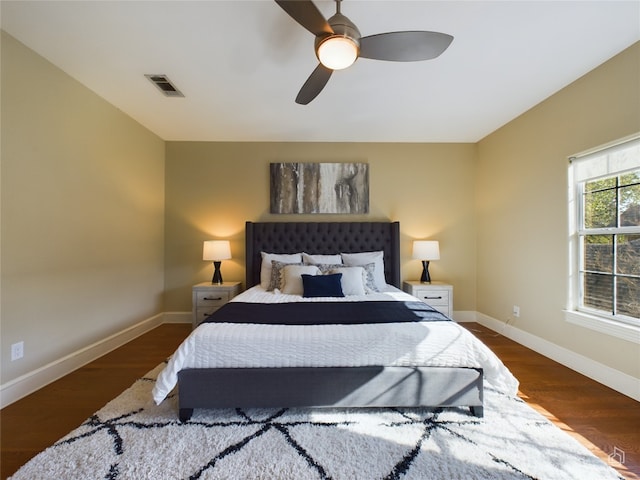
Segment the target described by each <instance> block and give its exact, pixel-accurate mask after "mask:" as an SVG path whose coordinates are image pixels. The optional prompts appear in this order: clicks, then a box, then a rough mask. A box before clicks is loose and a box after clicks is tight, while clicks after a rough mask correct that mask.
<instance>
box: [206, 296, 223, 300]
mask: <svg viewBox="0 0 640 480" xmlns="http://www.w3.org/2000/svg"><path fill="white" fill-rule="evenodd" d="M203 300H222V297H216V298H211V297H204V298H203Z"/></svg>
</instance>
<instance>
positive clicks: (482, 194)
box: [477, 44, 640, 378]
mask: <svg viewBox="0 0 640 480" xmlns="http://www.w3.org/2000/svg"><path fill="white" fill-rule="evenodd" d="M639 86H640V44H635V45H634V46H632V47H631V48H629V49H627V50H626V51H624V52H623V53H621V54H620V55H618V56H616V57H614V58H613V59H611V60H610V61H608V62H607V63H605V64H604V65H602V66H600V67H599V68H597V69H596V70H594V71H592V72H591V73H589V74H588V75H586V76H584V77H583V78H581V79H579V80H577V81H576V82H574V83H573V84H571V85H570V86H568V87H567V88H565V89H563V90H561V91H560V92H558V93H557V94H555V95H553V96H552V97H550V98H549V99H547V100H546V101H545V102H543V103H541V104H540V105H538V106H536V107H535V108H533V109H532V110H530V111H529V112H527V113H526V114H524V115H522V116H521V117H519V118H517V119H516V120H514V121H512V122H510V123H509V124H508V125H506V126H505V127H503V128H501V129H499V130H498V131H496V132H494V133H493V134H491V135H489V136H488V137H487V138H485V139H484V140H482V141H481V142H480V143H479V144H478V167H477V170H478V177H477V191H478V196H477V204H478V215H477V223H478V244H477V248H478V269H477V285H478V287H477V298H478V302H477V310H478V311H479V312H481V313H484V314H486V315H489V316H490V317H493V318H496V319H498V320H502V321H506V320H507V319H509V318H510V316H511V309H512V306H513V305H514V304H515V305H519V306H520V307H521V317H520V318H518V319H515V326H516V327H518V328H520V329H523V330H525V331H527V332H529V333H532V334H534V335H537V336H539V337H541V338H543V339H546V340H548V341H550V342H553V343H555V344H557V345H559V346H561V347H564V348H567V349H569V350H572V351H574V352H576V353H579V354H582V355H584V356H586V357H589V358H591V359H593V360H596V361H598V362H601V363H603V364H605V365H608V366H610V367H612V368H615V369H617V370H620V371H622V372H625V373H627V374H629V375H632V376H635V377H637V378H640V348H639V347H638V345H637V344H633V343H631V342H627V341H624V340H619V339H617V338H614V337H610V336H607V335H603V334H601V333H597V332H594V331H592V330H589V329H586V328H583V327H579V326H577V325H573V324H570V323H567V322H566V321H565V320H564V315H563V309H564V308H566V306H567V292H568V281H567V276H568V271H569V259H568V253H569V249H568V224H567V222H568V209H567V193H568V192H567V190H568V189H567V167H568V161H567V157H568V156H570V155H572V154H575V153H579V152H581V151H583V150H586V149H589V148H593V147H596V146H598V145H601V144H604V143H606V142H610V141H613V140H615V139H618V138H622V137H625V136H627V135H630V134H632V133H635V132H638V131H640V87H639Z"/></svg>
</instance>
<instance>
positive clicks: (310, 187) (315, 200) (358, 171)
mask: <svg viewBox="0 0 640 480" xmlns="http://www.w3.org/2000/svg"><path fill="white" fill-rule="evenodd" d="M270 170H271V171H270V183H271V199H270V203H271V208H270V211H271V213H347V214H362V213H369V164H367V163H302V162H297V163H272V164H270Z"/></svg>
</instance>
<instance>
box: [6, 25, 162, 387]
mask: <svg viewBox="0 0 640 480" xmlns="http://www.w3.org/2000/svg"><path fill="white" fill-rule="evenodd" d="M1 53H2V99H1V100H2V130H1V135H2V147H1V154H2V165H1V167H2V186H1V195H2V197H1V201H2V230H1V231H2V264H1V265H2V272H1V284H0V285H1V304H0V306H1V315H2V316H1V323H0V330H1V335H0V336H1V338H2V340H1V342H2V343H1V350H2V371H1V380H0V381H1V382H2V384H5V383H6V382H8V381H10V380H12V379H15V378H16V377H18V376H20V375H23V374H25V373H27V372H31V371H33V370H35V369H37V368H39V367H41V366H43V365H46V364H47V363H49V362H51V361H54V360H57V359H60V358H61V357H63V356H64V355H67V354H69V353H71V352H74V351H76V350H78V349H80V348H82V347H85V346H87V345H89V344H91V343H93V342H95V341H97V340H100V339H102V338H104V337H106V336H108V335H111V334H113V333H115V332H118V331H120V330H122V329H124V328H126V327H128V326H130V325H132V324H134V323H136V322H139V321H141V320H143V319H146V318H149V317H151V316H153V315H154V314H156V313H159V312H162V311H163V306H162V293H163V287H164V283H163V268H164V264H163V260H164V259H163V255H164V252H163V230H164V142H163V141H162V140H161V139H160V138H158V137H157V136H155V135H153V134H151V133H150V132H149V131H148V130H146V129H144V128H143V127H141V126H140V125H139V124H137V123H136V122H134V121H133V120H132V119H131V118H129V117H128V116H126V115H124V114H123V113H122V112H120V111H119V110H118V109H116V108H115V107H113V106H112V105H110V104H108V103H107V102H105V101H104V100H102V99H101V98H100V97H98V96H97V95H95V94H94V93H93V92H91V91H89V90H88V89H86V88H85V87H83V86H81V85H80V84H79V83H77V82H76V81H75V80H73V79H71V78H70V77H69V76H67V75H66V74H65V73H63V72H62V71H60V70H59V69H57V68H56V67H54V66H53V65H51V64H50V63H48V62H47V61H46V60H44V59H43V58H42V57H39V56H38V55H36V54H35V53H34V52H33V51H31V50H29V49H28V48H26V47H25V46H24V45H22V44H20V43H19V42H17V41H16V40H15V39H13V38H12V37H10V36H9V35H6V34H5V33H4V32H3V33H2V52H1ZM18 341H24V351H25V356H24V358H23V359H21V360H18V361H14V362H10V361H9V358H10V356H9V352H10V348H9V346H10V345H11V344H12V343H15V342H18Z"/></svg>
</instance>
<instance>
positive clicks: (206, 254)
mask: <svg viewBox="0 0 640 480" xmlns="http://www.w3.org/2000/svg"><path fill="white" fill-rule="evenodd" d="M230 258H231V245H230V244H229V241H228V240H207V241H205V242H204V247H203V248H202V259H203V260H212V261H220V260H228V259H230Z"/></svg>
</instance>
